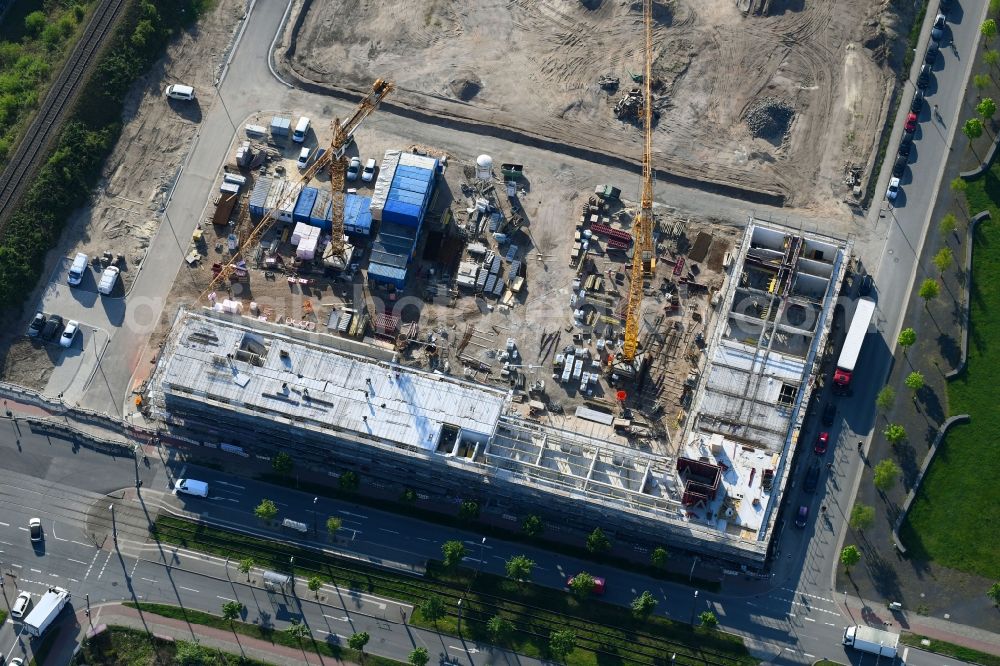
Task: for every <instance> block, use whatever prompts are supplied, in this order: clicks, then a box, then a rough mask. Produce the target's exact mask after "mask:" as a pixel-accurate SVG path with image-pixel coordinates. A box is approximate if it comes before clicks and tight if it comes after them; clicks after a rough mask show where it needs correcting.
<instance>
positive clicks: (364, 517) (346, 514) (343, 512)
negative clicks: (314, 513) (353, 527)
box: [337, 509, 368, 520]
mask: <svg viewBox="0 0 1000 666" xmlns="http://www.w3.org/2000/svg"><path fill="white" fill-rule="evenodd" d="M337 513H342V514H344V515H345V516H352V517H354V518H361V519H363V520H368V516H365V515H362V514H360V513H351V512H350V511H344V510H343V509H341V510H340V511H338V512H337Z"/></svg>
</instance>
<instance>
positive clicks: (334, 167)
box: [198, 79, 395, 301]
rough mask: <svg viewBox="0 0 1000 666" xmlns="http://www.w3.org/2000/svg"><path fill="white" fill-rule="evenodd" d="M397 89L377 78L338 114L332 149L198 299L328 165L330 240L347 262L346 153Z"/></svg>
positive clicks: (226, 274)
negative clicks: (343, 116)
mask: <svg viewBox="0 0 1000 666" xmlns="http://www.w3.org/2000/svg"><path fill="white" fill-rule="evenodd" d="M394 89H395V85H394V84H393V83H391V82H389V81H385V80H383V79H376V80H375V83H373V84H372V87H371V90H369V91H368V93H367V94H365V96H364V97H363V98H362V99H361V102H360V103H359V104H358V106H357V108H356V109H355V110H354V113H353V114H352V115H351V116H350V117H349V118H348V119H347V120H345V121H344V122H343V123H341V122H340V119H339V118H337V119H336V120H334V121H333V139H332V141H331V142H330V149H329V150H327V151H326V152H325V153H323V154H322V155H321V156H320V157H319V158H318V159H317V160H316V161H315V162H313V163H312V165H311V166H310V167H309V168H308V169H306V171H305V173H303V174H302V177H301V178H300V179H299V181H298V182H297V183H296V184H295V186H294V187H293V188H292V189H291V190H290V191H289V192H288V193H287V194H285V196H284V197H282V199H281V200H280V201H279V202H277V203H276V204H275V206H274V209H273V210H271V211H267V212H266V213H264V217H262V218H261V220H260V222H258V223H257V225H256V226H255V227H254V228H253V229H252V230H251V231H250V233H249V234H248V235H247V237H246V238H245V239H244V241H243V243H242V244H241V245H240V246H239V248H238V249H237V250H236V252H234V253H233V256H232V257H231V259H230V261H229V263H227V264H226V265H224V266H223V267H222V270H221V271H219V273H218V274H217V275H216V276H215V277H214V278H213V279H212V281H211V282H210V283H209V285H208V288H207V289H205V291H204V292H202V294H201V296H200V297H199V299H198V300H199V301H201V300H204V298H205V297H206V296H207V295H208V294H209V293H210V292H212V291H213V290H214V289H216V288H217V287H218V286H219V285H220V284H223V283H224V282H225V281H226V280H228V279H229V277H230V276H231V275H232V274H233V272H234V271H235V270H236V265H237V263H239V261H240V260H241V259H243V258H244V257H246V256H247V253H248V251H250V250H252V249H253V248H254V247H255V246H256V245H257V243H259V242H260V239H261V238H262V237H263V236H264V234H265V233H266V232H267V230H268V229H269V228H270V227H271V225H272V224H273V223H274V218H275V213H276V212H277V211H280V210H281V209H282V208H284V207H285V206H286V205H288V204H289V203H291V202H294V201H295V200H296V199H297V198H298V196H299V193H300V192H301V191H302V188H304V187H305V186H306V185H308V184H309V182H310V181H312V179H313V178H314V177H315V176H316V174H318V173H319V172H320V171H321V170H323V169H329V173H330V190H331V192H330V194H331V200H332V214H333V220H332V233H333V238H332V240H331V241H330V243H331V245H332V246H333V247H332V250H333V254H334V256H335V257H339V258H340V259H341V261H342V262H343V264H344V265H346V264H347V259H348V258H347V257H345V256H344V177H345V174H346V172H347V159H346V158H345V156H344V153H345V152H346V150H347V147H348V146H349V145H350V144H351V141H352V140H353V139H354V132H355V131H356V130H357V129H358V127H359V126H360V125H361V122H362V121H363V120H364V119H365V118H367V117H368V116H369V115H371V113H372V111H374V110H375V109H376V108H377V107H378V105H379V103H380V102H381V101H382V100H383V99H385V98H386V96H387V95H388V94H389V93H391V92H392V91H393V90H394ZM248 206H249V204H247V205H246V206H245V207H244V213H243V215H247V214H248V213H247V211H248Z"/></svg>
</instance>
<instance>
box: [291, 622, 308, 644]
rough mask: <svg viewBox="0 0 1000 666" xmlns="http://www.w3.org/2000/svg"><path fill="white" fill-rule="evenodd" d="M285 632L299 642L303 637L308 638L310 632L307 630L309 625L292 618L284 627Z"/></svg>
mask: <svg viewBox="0 0 1000 666" xmlns="http://www.w3.org/2000/svg"><path fill="white" fill-rule="evenodd" d="M285 633H286V634H288V635H289V636H291V637H292V638H294V639H295V640H297V641H299V642H301V641H302V640H303V639H305V638H309V636H310V635H312V632H311V631H309V627H307V626H306V625H304V624H302V623H301V622H299V620H297V619H296V620H292V623H291V624H290V625H288V626H287V627H285Z"/></svg>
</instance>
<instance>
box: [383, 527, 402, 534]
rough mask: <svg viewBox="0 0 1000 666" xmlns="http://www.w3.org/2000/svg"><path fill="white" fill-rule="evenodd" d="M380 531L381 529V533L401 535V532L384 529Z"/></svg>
mask: <svg viewBox="0 0 1000 666" xmlns="http://www.w3.org/2000/svg"><path fill="white" fill-rule="evenodd" d="M378 529H379V531H380V532H388V533H389V534H399V532H397V531H396V530H387V529H386V528H384V527H380V528H378Z"/></svg>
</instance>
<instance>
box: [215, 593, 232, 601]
mask: <svg viewBox="0 0 1000 666" xmlns="http://www.w3.org/2000/svg"><path fill="white" fill-rule="evenodd" d="M215 598H216V599H222V600H223V601H236V599H230V598H229V597H222V596H219V595H218V594H217V595H215Z"/></svg>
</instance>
